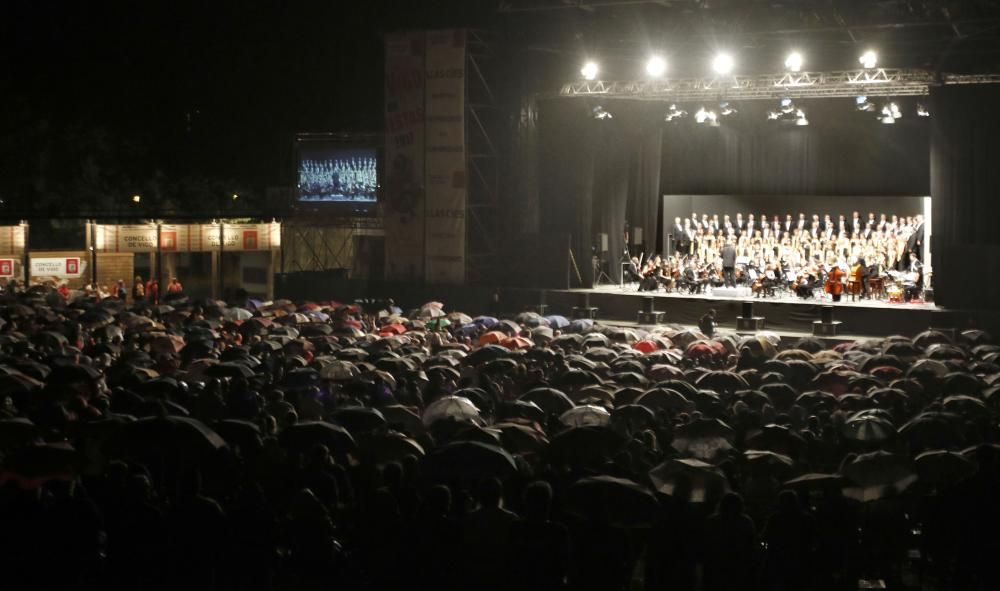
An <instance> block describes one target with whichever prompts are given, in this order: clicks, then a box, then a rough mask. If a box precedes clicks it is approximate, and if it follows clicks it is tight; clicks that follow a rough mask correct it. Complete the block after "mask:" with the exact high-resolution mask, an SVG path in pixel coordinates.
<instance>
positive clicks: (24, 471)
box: [0, 443, 83, 490]
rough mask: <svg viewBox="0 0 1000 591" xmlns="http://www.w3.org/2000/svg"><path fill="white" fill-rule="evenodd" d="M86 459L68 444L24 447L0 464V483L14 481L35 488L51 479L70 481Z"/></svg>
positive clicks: (24, 487) (27, 488) (0, 484)
mask: <svg viewBox="0 0 1000 591" xmlns="http://www.w3.org/2000/svg"><path fill="white" fill-rule="evenodd" d="M82 460H83V458H82V457H81V454H79V453H78V452H77V450H76V449H75V448H74V447H73V446H72V445H70V444H68V443H47V444H40V445H30V446H27V447H22V448H20V449H18V450H16V451H15V452H14V453H12V454H11V455H10V456H8V457H7V458H6V459H5V460H4V462H3V464H2V466H0V486H3V485H5V484H6V483H7V482H15V483H16V484H17V485H18V486H19V487H20V488H22V489H25V490H31V489H36V488H38V487H39V486H41V485H42V484H44V483H45V482H47V481H49V480H69V479H71V478H73V477H74V476H75V475H76V474H77V472H78V471H79V469H80V467H81V462H82Z"/></svg>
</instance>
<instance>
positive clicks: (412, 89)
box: [383, 33, 425, 281]
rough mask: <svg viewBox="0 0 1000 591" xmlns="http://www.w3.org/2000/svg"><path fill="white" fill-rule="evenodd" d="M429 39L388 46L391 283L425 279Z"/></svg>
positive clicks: (395, 40)
mask: <svg viewBox="0 0 1000 591" xmlns="http://www.w3.org/2000/svg"><path fill="white" fill-rule="evenodd" d="M424 125H425V123H424V33H401V34H393V35H388V36H387V37H386V41H385V159H384V165H383V166H384V171H385V178H386V182H385V189H384V193H383V194H384V196H385V198H384V205H385V207H384V212H385V219H384V226H385V260H386V279H390V280H409V281H412V280H420V279H422V278H423V277H424V206H425V204H424Z"/></svg>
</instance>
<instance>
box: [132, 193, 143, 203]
mask: <svg viewBox="0 0 1000 591" xmlns="http://www.w3.org/2000/svg"><path fill="white" fill-rule="evenodd" d="M141 202H142V195H132V203H141Z"/></svg>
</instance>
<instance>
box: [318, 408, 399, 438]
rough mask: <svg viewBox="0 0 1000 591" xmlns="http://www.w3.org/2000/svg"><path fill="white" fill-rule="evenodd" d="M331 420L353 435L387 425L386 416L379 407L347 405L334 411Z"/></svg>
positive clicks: (369, 431)
mask: <svg viewBox="0 0 1000 591" xmlns="http://www.w3.org/2000/svg"><path fill="white" fill-rule="evenodd" d="M330 420H331V422H333V423H336V424H338V425H340V426H341V427H344V428H345V429H347V430H348V431H349V432H350V433H351V434H352V435H355V436H359V435H361V434H364V433H371V432H372V431H377V430H379V429H382V428H384V427H385V426H386V420H385V416H383V415H382V413H381V412H379V411H378V409H374V408H368V407H365V406H346V407H342V408H339V409H337V410H336V411H334V413H333V416H332V417H330Z"/></svg>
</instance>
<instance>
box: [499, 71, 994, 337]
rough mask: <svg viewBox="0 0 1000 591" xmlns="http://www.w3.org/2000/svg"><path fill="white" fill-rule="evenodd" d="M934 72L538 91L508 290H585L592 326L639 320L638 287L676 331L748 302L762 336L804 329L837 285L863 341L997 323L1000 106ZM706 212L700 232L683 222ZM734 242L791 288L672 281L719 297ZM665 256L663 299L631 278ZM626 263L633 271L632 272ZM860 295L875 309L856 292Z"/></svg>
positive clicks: (847, 318)
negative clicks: (712, 311)
mask: <svg viewBox="0 0 1000 591" xmlns="http://www.w3.org/2000/svg"><path fill="white" fill-rule="evenodd" d="M803 76H806V77H807V78H808V76H807V75H804V74H803ZM942 80H945V82H944V83H939V82H935V81H934V80H931V79H929V78H928V77H927V76H925V75H923V74H921V73H920V72H914V71H889V70H880V69H877V68H876V69H870V70H868V69H863V70H859V71H856V72H840V73H832V74H823V75H814V76H813V78H811V79H803V78H801V77H800V78H795V79H792V78H789V77H787V76H786V77H782V76H780V75H777V76H772V77H755V78H752V79H751V78H740V77H731V78H730V79H728V82H727V81H725V80H721V77H720V79H711V80H708V79H705V80H696V81H690V80H665V79H661V80H652V81H648V80H647V81H636V82H631V83H620V82H600V81H583V82H580V83H573V84H568V85H566V86H565V87H563V88H562V90H561V92H559V93H556V94H549V95H538V96H536V97H534V102H533V103H532V109H533V110H532V111H531V113H532V116H531V117H527V118H526V119H525V120H524V122H523V123H524V129H523V130H522V137H523V141H522V146H521V150H522V154H521V155H520V158H521V162H523V163H525V166H526V170H525V171H524V173H523V174H522V178H519V179H517V183H518V186H519V187H520V188H522V189H523V191H522V193H523V195H524V197H522V198H521V202H520V204H521V205H523V209H524V214H523V219H525V220H526V223H524V224H522V226H523V227H524V228H525V231H523V232H521V233H518V234H517V235H515V236H513V237H512V239H511V240H509V241H508V243H509V246H508V247H507V249H506V251H505V252H504V256H505V265H504V267H505V269H506V271H507V274H506V275H505V276H504V277H503V278H502V279H501V282H500V283H499V284H500V285H505V286H510V287H512V288H515V289H514V291H517V292H519V293H521V294H522V295H523V298H521V299H523V302H521V303H523V304H524V305H525V306H530V305H532V304H537V303H538V301H537V300H538V297H539V296H540V295H541V293H543V292H544V293H545V294H546V297H547V298H550V300H551V301H549V302H548V303H549V304H551V305H552V306H553V307H557V308H559V309H560V310H566V309H567V308H566V306H569V308H572V307H576V306H579V305H580V304H579V300H580V298H581V297H583V295H584V294H586V295H587V296H588V297H590V298H591V301H590V302H589V306H592V307H596V308H598V309H599V310H600V317H605V318H616V319H619V320H635V319H636V313H637V311H638V310H640V309H641V308H642V307H643V304H644V302H645V300H642V299H641V298H642V297H643V296H644V295H650V296H652V297H653V298H654V302H655V307H656V309H657V310H661V309H662V310H663V311H665V312H666V321H667V322H679V323H686V324H694V323H696V322H697V319H698V318H699V317H700V316H701V314H704V312H705V311H706V310H707V309H708V308H710V307H715V308H716V309H717V312H718V314H719V316H720V318H721V320H722V321H724V322H726V321H730V320H731V321H733V322H734V321H735V317H736V316H737V315H739V308H740V307H741V305H742V302H743V301H746V300H750V301H753V302H754V304H755V307H756V311H757V312H756V313H759V314H760V315H761V316H764V317H765V318H766V325H767V326H768V327H777V326H782V325H785V326H797V327H798V329H800V330H808V329H809V326H810V323H811V322H813V321H814V320H816V319H818V318H819V315H820V309H821V307H822V306H823V305H824V304H829V303H833V302H830V301H828V300H829V298H828V297H827V296H825V295H824V291H825V290H824V287H825V286H826V285H827V284H828V283H833V284H839V285H840V286H842V287H841V288H839V289H841V290H842V291H843V295H842V297H841V301H840V302H838V303H835V305H834V308H833V310H834V313H835V314H836V315H838V316H839V317H838V320H840V321H842V322H843V328H844V330H846V331H849V332H852V333H855V334H863V335H885V334H893V333H899V334H916V333H918V332H920V331H922V330H925V329H926V328H928V326H932V325H933V326H940V327H943V328H947V326H946V325H947V324H957V326H956V328H964V327H965V324H964V323H966V322H969V321H972V320H971V319H975V321H976V322H981V323H986V324H989V325H990V326H994V325H995V322H994V321H993V320H988V319H989V318H993V319H995V316H996V314H994V313H993V312H992V310H993V309H995V308H996V304H995V302H997V301H1000V274H998V273H996V272H995V269H997V268H1000V248H998V246H997V243H996V239H995V235H996V230H995V227H994V226H995V222H993V221H991V220H996V219H1000V209H998V206H997V202H996V200H995V199H993V198H992V195H993V187H994V186H995V179H994V173H992V172H990V171H992V170H993V169H994V168H995V166H993V165H992V164H989V163H988V160H989V159H988V157H987V155H986V154H988V153H992V152H991V150H993V149H994V145H995V144H996V142H997V140H996V137H1000V134H995V133H993V132H992V131H991V132H989V133H987V132H985V130H987V129H989V130H1000V118H998V117H992V116H990V117H989V118H988V120H983V119H982V117H983V115H982V113H984V112H991V111H990V109H989V108H987V107H986V105H988V104H990V103H991V102H994V101H1000V85H997V84H993V83H991V82H995V80H992V79H990V80H982V81H980V80H971V79H969V80H965V79H962V80H959V79H957V78H956V79H954V80H952V79H951V78H949V77H948V76H944V77H943V78H942ZM949 80H950V82H949ZM824 81H826V82H824ZM800 82H801V84H799V83H800ZM824 84H826V86H824ZM980 129H982V130H983V133H980V132H979V131H980ZM980 214H981V215H980ZM883 215H884V216H885V217H884V218H883ZM750 216H754V217H755V218H756V220H757V225H756V226H754V227H751V226H750V225H749V224H748V223H747V222H748V221H749V219H748V218H749V217H750ZM814 216H815V217H814ZM828 216H829V217H828ZM706 218H707V223H706ZM727 218H728V223H729V225H727ZM738 218H742V221H741V222H737V219H738ZM762 218H765V219H766V220H767V226H768V227H769V228H770V230H766V229H764V228H763V227H762V224H760V220H761V219H762ZM800 218H802V223H801V224H800V223H799V222H800ZM695 220H697V222H698V225H699V227H698V228H695V229H693V230H687V229H683V230H681V231H680V232H679V231H678V228H688V227H689V225H695ZM869 221H871V223H870V224H869ZM730 225H731V227H729V226H730ZM817 228H818V231H817ZM775 229H777V230H778V231H777V232H774V230H775ZM680 233H683V234H686V237H687V240H686V241H679V239H678V234H680ZM769 233H772V236H771V237H768V234H769ZM730 241H731V242H732V243H733V245H734V246H735V248H736V250H737V252H736V253H735V254H736V265H735V267H736V268H735V274H736V275H737V277H736V278H735V279H736V280H737V282H739V285H741V286H746V287H749V286H751V285H754V283H755V281H754V280H755V277H748V275H750V274H751V273H753V275H755V276H758V277H759V276H768V277H771V276H772V275H773V279H772V281H773V283H775V284H778V285H781V284H784V286H785V288H784V289H778V290H777V293H775V294H773V297H767V298H761V299H755V298H752V297H748V296H750V295H751V294H755V293H756V292H748V291H746V290H743V291H733V290H729V292H728V293H726V294H720V293H719V292H718V291H717V289H713V291H712V292H711V293H709V292H707V291H702V290H698V291H699V293H690V290H687V289H684V288H682V289H680V290H677V289H674V290H673V293H666V292H665V290H664V287H665V285H664V284H665V283H669V282H670V280H673V281H674V282H675V284H676V282H677V280H678V279H681V280H683V279H690V278H694V279H696V280H706V279H707V282H705V283H703V285H705V284H707V283H712V284H714V286H715V287H716V288H717V287H718V286H719V285H720V284H722V279H723V273H721V272H720V271H721V270H722V269H720V267H725V264H724V261H723V259H724V257H723V256H722V254H723V253H722V246H723V245H724V244H725V243H727V242H730ZM657 256H659V257H660V258H661V259H662V260H663V261H664V264H662V265H660V266H659V267H660V269H659V274H660V278H661V279H663V281H657V282H655V283H652V284H651V285H649V286H647V287H651V288H653V291H650V292H649V293H643V292H637V291H635V290H634V289H632V290H623V289H622V288H620V287H619V284H620V282H622V279H623V275H626V274H628V272H629V271H630V270H632V271H638V277H640V278H641V277H648V275H647V273H648V271H649V269H643V267H642V265H643V264H644V263H645V262H646V261H648V260H649V259H650V258H655V257H657ZM633 258H634V259H638V262H639V263H640V264H639V265H637V267H636V268H633V269H630V266H629V264H628V261H630V260H632V259H633ZM914 259H915V260H914ZM862 261H863V265H862V264H861V263H862ZM692 266H693V267H694V269H693V270H694V273H693V274H692V273H690V272H689V271H690V270H689V269H688V268H689V267H692ZM834 267H837V268H838V269H839V272H837V273H831V269H833V268H834ZM654 274H657V273H654ZM841 274H842V275H844V276H838V275H841ZM692 275H693V277H692ZM810 275H813V277H812V279H811V280H810V281H809V282H808V283H811V285H808V286H807V285H803V291H808V292H811V293H813V294H815V295H817V296H819V298H815V297H814V298H813V299H802V298H799V297H796V296H794V295H792V294H793V291H788V290H787V287H788V286H789V283H790V279H793V278H794V279H799V278H802V279H805V278H807V277H808V276H810ZM831 275H833V277H834V279H833V280H832V281H831ZM631 277H632V278H633V279H635V278H636V275H631ZM860 283H863V284H864V287H860V286H859V284H860ZM852 284H853V285H852ZM517 288H520V289H517ZM867 288H871V290H872V292H873V293H874V295H875V299H874V300H868V299H863V300H854V299H853V298H852V293H853V292H855V291H859V292H862V293H863V292H864V291H866V290H867ZM833 290H834V291H836V290H838V288H833ZM667 291H670V290H669V287H668V290H667ZM767 291H769V290H767V289H765V290H764V293H766V292H767ZM768 295H772V294H768ZM519 297H521V296H519ZM824 298H825V299H824ZM978 312H982V313H981V314H980V313H978ZM945 317H947V318H949V320H947V321H941V320H935V319H943V318H945ZM727 318H728V319H729V320H727Z"/></svg>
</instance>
